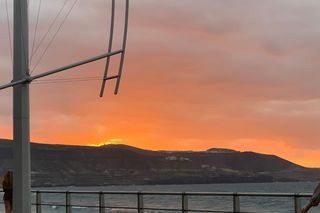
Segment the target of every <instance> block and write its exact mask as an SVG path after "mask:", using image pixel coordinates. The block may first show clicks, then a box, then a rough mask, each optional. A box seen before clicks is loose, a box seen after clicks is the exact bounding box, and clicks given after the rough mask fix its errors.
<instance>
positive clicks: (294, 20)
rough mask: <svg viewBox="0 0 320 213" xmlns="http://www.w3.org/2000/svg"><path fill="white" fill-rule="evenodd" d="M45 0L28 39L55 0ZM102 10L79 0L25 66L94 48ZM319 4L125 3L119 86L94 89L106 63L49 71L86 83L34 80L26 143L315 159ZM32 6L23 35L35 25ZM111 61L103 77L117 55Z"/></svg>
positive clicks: (8, 127)
mask: <svg viewBox="0 0 320 213" xmlns="http://www.w3.org/2000/svg"><path fill="white" fill-rule="evenodd" d="M44 1H45V3H43V5H47V6H46V7H44V8H43V10H44V11H43V13H41V14H40V18H41V19H40V20H41V22H39V32H38V39H39V38H41V36H42V35H44V34H45V33H46V30H47V28H48V26H49V24H50V23H51V21H52V19H53V18H54V15H55V13H56V12H57V11H58V9H59V7H60V6H61V5H62V4H63V1H60V0H58V1H54V2H52V1H49V0H44ZM117 2H118V1H117ZM117 4H118V6H119V7H118V8H119V9H118V10H117V23H118V24H117V25H116V26H117V27H116V29H115V32H116V33H119V32H120V34H121V32H122V31H121V30H122V25H121V24H120V23H122V21H121V17H122V14H123V9H121V8H122V7H121V5H122V4H121V3H120V1H119V3H117ZM34 7H35V5H34ZM106 7H110V5H106V3H105V2H104V1H100V0H93V1H89V2H85V1H79V2H78V3H77V6H76V7H75V8H74V10H73V11H72V13H71V14H70V17H69V18H68V20H67V22H66V23H65V26H63V28H62V30H61V32H59V34H58V36H57V38H56V39H55V41H54V43H53V45H52V46H50V48H49V50H48V52H47V53H46V54H45V57H44V58H43V60H42V61H41V63H40V64H39V66H38V67H37V69H36V70H34V72H33V74H39V73H41V72H42V71H43V70H48V69H52V68H55V67H58V66H63V65H65V64H70V63H72V62H75V61H78V60H81V59H85V58H88V57H90V56H94V55H97V54H101V53H104V52H105V50H106V49H107V46H106V45H107V36H108V33H107V32H108V29H109V28H108V23H109V22H108V19H107V18H108V17H109V16H108V15H110V14H109V13H108V12H106V10H105V8H106ZM4 8H5V7H4V1H3V2H1V3H0V10H1V11H0V27H1V30H0V37H1V38H6V39H1V40H0V48H1V51H0V62H1V63H0V72H1V76H0V84H3V83H7V82H10V81H11V80H12V71H11V58H10V46H9V45H8V39H7V38H8V31H7V23H6V12H5V9H4ZM35 8H36V7H35ZM55 10H57V11H55ZM319 11H320V2H319V1H316V0H310V1H303V2H302V1H300V0H283V1H277V0H270V1H255V0H243V1H241V2H240V1H222V0H198V1H195V0H170V1H161V0H148V1H146V0H134V1H131V8H130V23H129V32H128V46H127V53H126V58H125V65H124V70H123V78H122V82H121V86H120V91H119V95H117V96H114V95H113V89H114V81H110V82H107V85H106V91H105V97H103V98H99V92H100V86H101V81H100V80H97V78H102V75H103V71H104V66H105V60H101V61H99V62H95V63H92V64H89V65H85V66H83V67H80V68H76V69H74V70H70V71H69V72H67V73H63V74H58V75H56V76H54V77H50V78H48V79H55V78H70V77H73V78H77V77H91V78H92V79H93V80H88V81H74V82H66V83H55V82H54V81H53V83H46V82H40V81H39V82H34V84H33V85H31V86H30V88H31V92H30V94H31V95H30V97H31V140H32V141H34V142H39V143H48V144H69V145H85V146H95V147H99V146H104V145H108V144H126V145H130V146H135V147H138V148H142V149H149V150H194V151H204V150H207V149H210V148H228V149H234V150H238V151H253V152H258V153H264V154H273V155H277V156H279V157H282V158H284V159H286V160H289V161H292V162H294V163H297V164H300V165H303V166H307V167H320V158H319V156H320V146H319V141H320V132H319V130H318V128H319V126H320V88H319V87H320V86H319V85H320V71H319V66H320V63H319V59H318V56H319V52H320V43H319V38H320V26H319V23H318V20H319V19H320V13H319ZM31 12H33V13H31V15H30V17H31V18H30V22H31V23H30V43H31V42H32V39H33V36H34V35H33V32H34V27H35V24H36V19H35V16H36V14H35V11H33V10H31ZM11 21H12V20H11ZM11 26H12V25H11ZM56 28H57V26H56ZM120 34H117V35H118V36H117V38H119V37H120V36H119V35H120ZM75 35H76V36H75ZM119 40H121V39H116V40H115V47H114V49H117V48H118V47H119V46H120V45H121V43H120V42H119ZM36 42H39V40H37V41H36ZM49 42H50V39H48V40H46V42H44V44H48V43H49ZM36 44H39V43H36ZM40 49H41V48H40ZM44 50H45V45H44V48H43V49H41V51H40V53H38V55H37V54H35V55H34V57H35V59H34V61H37V60H36V59H37V58H39V57H40V56H41V53H42V51H44ZM112 60H113V61H112V62H111V67H110V68H111V72H110V75H113V74H115V73H116V72H117V68H118V63H119V57H117V56H116V57H115V58H114V59H112ZM34 63H35V62H32V65H34ZM31 67H33V66H31ZM94 78H96V79H94ZM0 98H1V106H0V120H1V122H0V138H12V90H7V91H1V93H0Z"/></svg>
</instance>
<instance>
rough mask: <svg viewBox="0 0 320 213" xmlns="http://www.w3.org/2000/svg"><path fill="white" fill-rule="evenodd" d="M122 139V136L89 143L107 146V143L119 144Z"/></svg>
mask: <svg viewBox="0 0 320 213" xmlns="http://www.w3.org/2000/svg"><path fill="white" fill-rule="evenodd" d="M122 141H123V140H122V139H121V138H112V139H108V140H106V141H103V142H101V143H97V144H89V146H93V147H101V146H105V145H109V144H118V143H121V142H122Z"/></svg>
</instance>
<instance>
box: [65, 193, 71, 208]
mask: <svg viewBox="0 0 320 213" xmlns="http://www.w3.org/2000/svg"><path fill="white" fill-rule="evenodd" d="M71 209H72V206H71V193H70V192H69V191H66V213H71Z"/></svg>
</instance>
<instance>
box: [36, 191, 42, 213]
mask: <svg viewBox="0 0 320 213" xmlns="http://www.w3.org/2000/svg"><path fill="white" fill-rule="evenodd" d="M36 213H41V192H40V191H37V192H36Z"/></svg>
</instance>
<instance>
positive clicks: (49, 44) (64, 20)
mask: <svg viewBox="0 0 320 213" xmlns="http://www.w3.org/2000/svg"><path fill="white" fill-rule="evenodd" d="M77 2H78V0H75V1H74V2H73V4H72V6H71V8H70V9H69V11H68V12H67V14H66V15H65V16H64V18H63V20H62V22H61V23H60V25H59V27H58V29H57V30H56V32H55V33H54V35H53V37H52V38H51V40H50V42H49V43H48V44H47V46H46V48H45V50H44V51H43V52H42V54H41V56H40V58H39V59H38V61H37V62H36V64H35V65H34V67H33V68H32V69H31V74H32V72H33V71H34V70H35V69H36V68H37V66H38V65H39V63H40V62H41V60H42V59H43V57H44V56H45V54H46V52H47V51H48V49H49V47H50V46H51V44H52V43H53V41H54V39H55V38H56V36H57V34H58V33H59V31H60V30H61V28H62V26H63V25H64V23H65V22H66V20H67V18H68V16H69V15H70V13H71V11H72V10H73V8H74V6H75V5H76V3H77Z"/></svg>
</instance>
